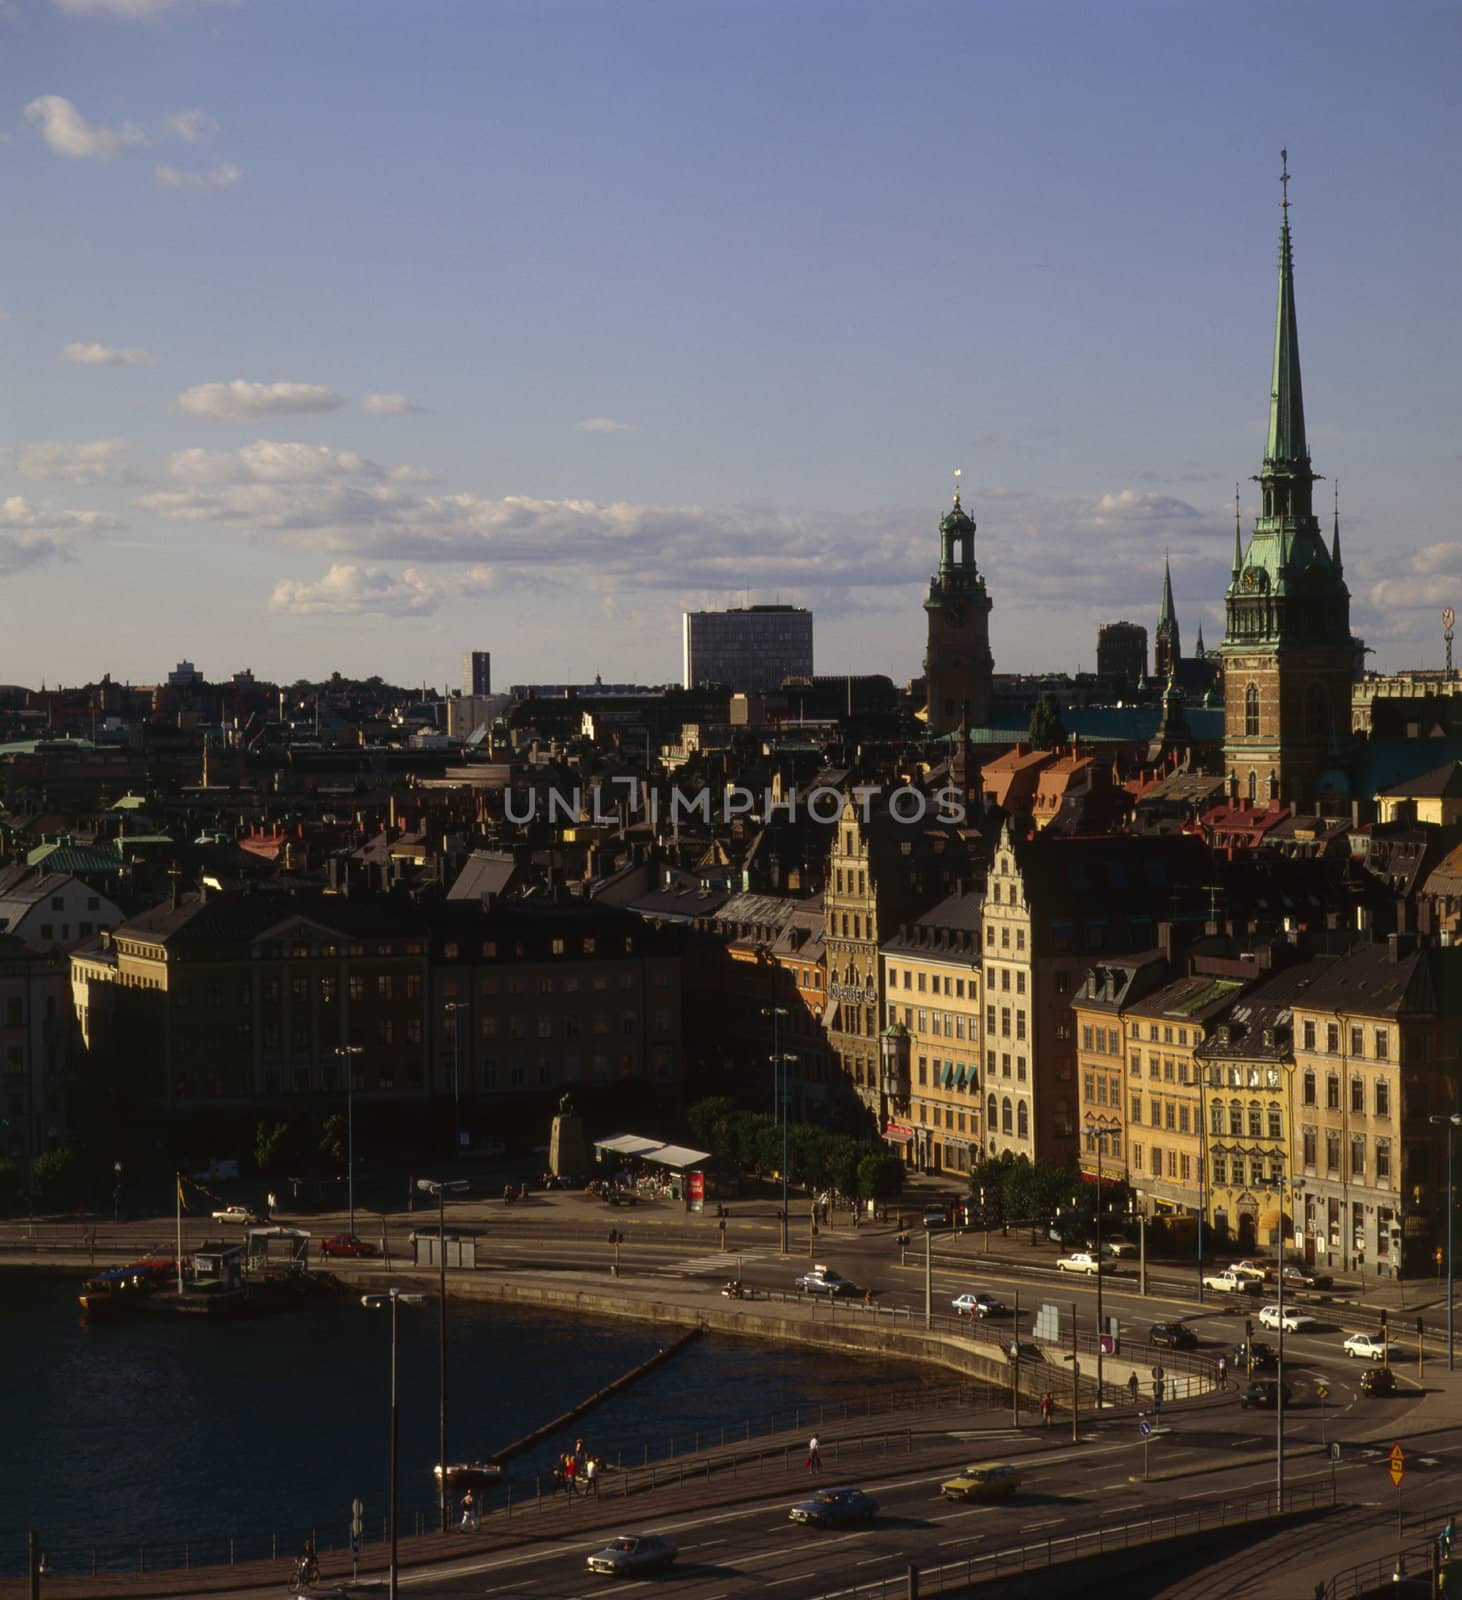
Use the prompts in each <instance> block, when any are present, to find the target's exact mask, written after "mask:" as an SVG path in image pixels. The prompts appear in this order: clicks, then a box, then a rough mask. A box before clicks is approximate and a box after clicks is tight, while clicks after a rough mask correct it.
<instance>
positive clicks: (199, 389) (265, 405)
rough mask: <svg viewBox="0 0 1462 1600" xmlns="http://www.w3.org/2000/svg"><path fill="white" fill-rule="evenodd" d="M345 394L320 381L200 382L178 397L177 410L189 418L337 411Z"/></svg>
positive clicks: (244, 379)
mask: <svg viewBox="0 0 1462 1600" xmlns="http://www.w3.org/2000/svg"><path fill="white" fill-rule="evenodd" d="M344 404H345V400H344V397H343V396H341V395H338V394H336V392H335V391H334V390H333V389H327V388H326V387H325V386H324V385H323V384H319V383H251V382H250V381H249V380H248V379H246V378H235V379H233V381H232V382H231V383H200V384H196V385H195V386H194V387H193V388H191V389H184V390H183V392H182V393H181V394H180V395H179V396H178V399H177V407H178V410H179V411H184V412H186V413H187V414H188V415H189V416H192V417H216V418H231V417H286V416H310V415H314V414H317V413H319V412H324V411H338V410H339V409H340V407H341V406H343V405H344Z"/></svg>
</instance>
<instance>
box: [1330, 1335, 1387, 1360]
mask: <svg viewBox="0 0 1462 1600" xmlns="http://www.w3.org/2000/svg"><path fill="white" fill-rule="evenodd" d="M1343 1348H1344V1350H1345V1353H1346V1355H1348V1356H1349V1357H1350V1359H1351V1360H1352V1361H1354V1360H1355V1359H1356V1357H1357V1356H1362V1357H1364V1358H1365V1359H1366V1360H1367V1361H1389V1360H1390V1359H1391V1357H1392V1356H1399V1355H1400V1354H1401V1346H1400V1345H1399V1344H1391V1343H1389V1342H1388V1341H1387V1340H1386V1338H1385V1337H1384V1336H1383V1335H1381V1334H1379V1333H1353V1334H1351V1336H1350V1337H1349V1338H1348V1339H1347V1340H1346V1341H1345V1345H1344V1347H1343Z"/></svg>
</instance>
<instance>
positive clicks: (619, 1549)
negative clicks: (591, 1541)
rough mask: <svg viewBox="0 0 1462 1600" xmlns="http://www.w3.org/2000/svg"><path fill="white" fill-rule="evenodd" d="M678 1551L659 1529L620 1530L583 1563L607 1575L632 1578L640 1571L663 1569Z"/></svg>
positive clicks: (592, 1570)
mask: <svg viewBox="0 0 1462 1600" xmlns="http://www.w3.org/2000/svg"><path fill="white" fill-rule="evenodd" d="M678 1554H679V1551H678V1550H677V1549H676V1547H675V1546H674V1545H673V1544H672V1543H671V1542H670V1540H669V1539H666V1538H664V1537H663V1536H662V1535H661V1534H658V1533H621V1534H619V1535H617V1536H616V1537H615V1538H613V1539H611V1540H610V1541H609V1543H608V1544H607V1545H605V1546H604V1548H603V1549H602V1550H596V1551H595V1552H594V1554H593V1555H591V1556H590V1557H589V1559H588V1560H587V1561H586V1562H585V1563H584V1564H585V1565H586V1566H587V1567H588V1569H589V1571H590V1572H597V1573H600V1574H601V1575H602V1576H604V1577H606V1578H634V1577H638V1576H639V1575H640V1573H642V1572H662V1571H664V1569H665V1568H666V1567H668V1566H670V1565H671V1563H672V1562H673V1561H674V1560H675V1557H676V1556H677V1555H678Z"/></svg>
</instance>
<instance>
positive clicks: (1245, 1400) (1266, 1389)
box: [1239, 1378, 1290, 1411]
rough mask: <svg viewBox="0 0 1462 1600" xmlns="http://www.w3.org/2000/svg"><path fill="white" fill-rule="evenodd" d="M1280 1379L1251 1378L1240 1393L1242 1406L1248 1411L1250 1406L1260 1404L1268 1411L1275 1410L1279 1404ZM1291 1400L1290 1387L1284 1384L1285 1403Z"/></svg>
mask: <svg viewBox="0 0 1462 1600" xmlns="http://www.w3.org/2000/svg"><path fill="white" fill-rule="evenodd" d="M1279 1388H1280V1386H1279V1380H1278V1379H1277V1378H1251V1379H1250V1380H1249V1382H1248V1383H1247V1384H1245V1386H1244V1388H1243V1390H1242V1392H1241V1393H1240V1395H1239V1405H1240V1407H1241V1408H1242V1409H1243V1410H1245V1411H1247V1410H1248V1409H1249V1407H1250V1406H1260V1407H1262V1408H1263V1409H1264V1410H1266V1411H1273V1410H1274V1409H1275V1407H1276V1406H1277V1405H1278V1404H1279ZM1289 1402H1290V1387H1289V1385H1288V1384H1285V1385H1284V1403H1285V1405H1288V1404H1289Z"/></svg>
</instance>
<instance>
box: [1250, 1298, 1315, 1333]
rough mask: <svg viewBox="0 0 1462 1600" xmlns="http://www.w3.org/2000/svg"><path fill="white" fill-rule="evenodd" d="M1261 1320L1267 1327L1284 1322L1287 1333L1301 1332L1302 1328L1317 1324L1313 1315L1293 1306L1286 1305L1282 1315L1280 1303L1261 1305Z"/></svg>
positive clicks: (1277, 1325) (1274, 1326)
mask: <svg viewBox="0 0 1462 1600" xmlns="http://www.w3.org/2000/svg"><path fill="white" fill-rule="evenodd" d="M1259 1321H1260V1322H1261V1323H1262V1324H1263V1325H1264V1326H1265V1327H1266V1328H1277V1327H1279V1326H1280V1324H1281V1322H1282V1323H1283V1325H1284V1331H1285V1332H1286V1333H1299V1332H1300V1331H1301V1330H1302V1329H1305V1328H1313V1327H1315V1326H1316V1323H1315V1319H1314V1318H1313V1317H1312V1316H1310V1315H1308V1314H1307V1313H1306V1312H1304V1311H1296V1310H1295V1309H1294V1307H1293V1306H1286V1307H1285V1308H1284V1313H1283V1315H1282V1316H1281V1314H1280V1310H1279V1307H1278V1305H1272V1306H1261V1307H1260V1308H1259Z"/></svg>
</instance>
